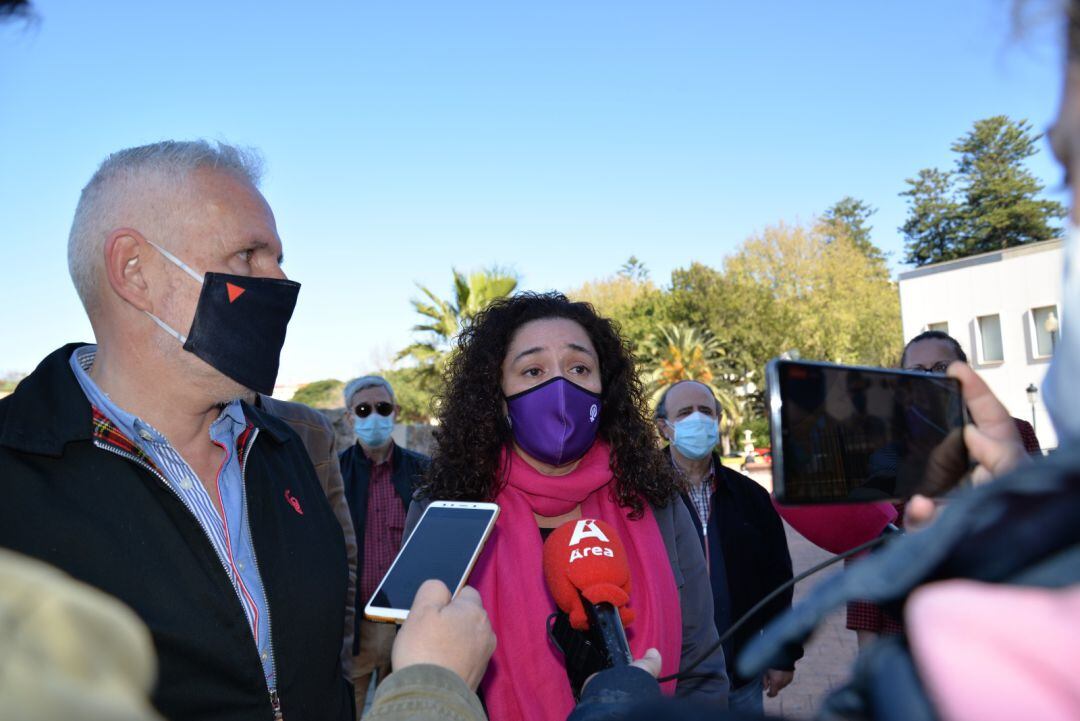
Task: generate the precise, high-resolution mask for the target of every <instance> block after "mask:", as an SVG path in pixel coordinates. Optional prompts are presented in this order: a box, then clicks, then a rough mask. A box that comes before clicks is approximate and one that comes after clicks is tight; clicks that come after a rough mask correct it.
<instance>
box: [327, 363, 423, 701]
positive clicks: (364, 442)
mask: <svg viewBox="0 0 1080 721" xmlns="http://www.w3.org/2000/svg"><path fill="white" fill-rule="evenodd" d="M345 409H346V416H347V419H348V421H349V422H350V423H351V424H352V426H353V429H354V431H355V433H356V442H355V443H354V444H353V445H352V446H350V447H349V448H347V449H346V450H345V451H344V452H343V453H342V454H341V456H340V460H341V475H342V478H343V479H344V481H345V497H346V499H347V500H348V502H349V510H350V513H351V514H352V522H353V527H354V529H355V531H356V543H357V559H358V563H359V568H357V572H356V578H357V593H356V627H355V633H354V634H353V648H352V651H353V663H352V676H353V686H354V690H355V691H356V712H357V713H356V715H357V718H359V717H360V714H361V712H362V711H363V708H364V700H365V698H366V697H367V692H368V686H369V685H370V683H371V678H372V676H374V677H375V681H376V683H380V682H381V681H382V680H383V679H384V678H386V676H387V675H389V673H390V649H391V647H392V646H393V643H394V632H395V630H396V627H395V626H394V625H393V624H386V623H373V622H371V621H367V620H365V619H364V606H365V605H366V604H367V602H368V599H369V598H371V595H372V594H373V593H374V592H375V588H376V586H378V585H379V581H380V580H382V577H383V576H384V575H386V572H387V571H388V570H389V569H390V564H391V563H393V561H394V557H395V556H396V555H397V552H398V550H400V548H401V540H402V535H403V534H404V531H405V512H406V510H408V507H409V501H410V500H412V494H413V488H414V486H415V485H416V483H417V482H418V481H419V480H420V477H421V476H422V475H423V473H424V472H425V471H426V470H427V467H428V465H429V464H430V462H431V459H430V458H428V457H427V456H424V455H421V454H419V453H414V452H413V451H409V450H406V449H404V448H401V447H399V446H397V445H396V444H395V443H394V441H393V439H392V438H391V435H390V434H391V432H392V431H393V430H394V421H395V419H396V418H397V414H398V412H399V411H400V410H401V409H400V408H399V407H398V406H397V404H395V403H394V389H393V387H392V386H391V385H390V383H389V382H387V380H386V379H385V378H382V377H380V376H364V377H362V378H357V379H356V380H353V381H350V382H349V383H348V384H347V385H346V386H345Z"/></svg>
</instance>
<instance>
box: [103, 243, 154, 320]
mask: <svg viewBox="0 0 1080 721" xmlns="http://www.w3.org/2000/svg"><path fill="white" fill-rule="evenodd" d="M148 247H149V246H148V244H147V243H146V239H145V238H144V237H143V236H142V234H141V233H139V231H137V230H133V229H132V228H118V229H116V230H114V231H112V232H111V233H109V235H108V237H106V238H105V246H104V249H103V252H104V256H105V277H106V278H107V279H108V281H109V287H110V288H112V290H113V292H114V293H116V294H117V295H118V296H120V297H121V298H123V299H124V300H125V301H127V302H128V303H130V304H131V305H132V306H134V307H135V308H137V309H138V310H142V311H151V312H152V311H153V309H154V303H153V301H152V300H151V299H150V284H149V283H148V281H147V278H146V275H145V272H144V271H145V268H146V259H147V252H146V249H147V248H148Z"/></svg>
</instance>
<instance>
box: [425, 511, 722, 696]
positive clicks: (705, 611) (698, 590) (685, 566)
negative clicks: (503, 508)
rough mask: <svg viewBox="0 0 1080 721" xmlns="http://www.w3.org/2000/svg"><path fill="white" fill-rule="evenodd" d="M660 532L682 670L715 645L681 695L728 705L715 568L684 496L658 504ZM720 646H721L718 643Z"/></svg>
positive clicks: (680, 687)
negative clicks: (674, 591) (674, 592)
mask: <svg viewBox="0 0 1080 721" xmlns="http://www.w3.org/2000/svg"><path fill="white" fill-rule="evenodd" d="M428 503H429V501H426V500H419V499H417V500H414V501H413V502H412V503H411V504H410V505H409V513H408V517H407V518H406V520H405V537H406V538H408V537H409V534H410V533H412V529H413V527H414V526H415V525H416V522H417V521H419V520H420V515H421V514H422V513H423V512H424V509H425V508H426V507H427V505H428ZM652 511H653V515H654V516H655V517H656V524H657V525H658V526H659V527H660V535H662V536H663V537H664V545H665V546H666V547H667V552H668V558H669V559H670V560H671V570H672V572H673V573H674V575H675V585H676V587H677V588H678V589H679V603H680V604H681V606H682V627H683V636H682V657H681V659H680V661H679V669H680V670H682V669H684V668H686V667H688V666H689V665H690V664H692V663H694V662H695V661H697V660H698V659H699V658H701V655H702V654H703V653H705V652H706V651H708V650H709V649H713V651H712V653H711V654H709V656H708V658H706V659H705V660H704V661H702V662H701V663H700V664H699V665H698V666H697V667H696V668H695V669H694V670H693V672H692V673H693V674H695V675H694V677H693V678H688V679H681V680H680V681H679V682H678V685H677V686H676V687H675V695H676V696H680V697H691V698H694V699H696V700H698V701H707V702H710V703H716V704H719V705H720V706H722V707H727V697H728V675H727V666H726V664H725V663H724V652H723V650H722V649H721V648H720V646H719V645H718V644H717V643H716V642H717V640H718V639H719V635H718V633H717V631H716V624H715V623H713V598H712V587H711V586H710V585H709V573H708V570H707V569H706V567H705V553H704V552H703V551H702V550H701V541H699V540H698V537H697V530H696V529H695V527H694V522H693V520H692V519H691V518H690V512H689V511H688V510H687V509H686V505H685V504H683V503H681V502H680V501H679V499H678V497H675V498H673V499H672V502H671V503H668V504H667V505H666V506H664V507H663V508H657V507H656V506H652ZM714 646H715V648H713V647H714Z"/></svg>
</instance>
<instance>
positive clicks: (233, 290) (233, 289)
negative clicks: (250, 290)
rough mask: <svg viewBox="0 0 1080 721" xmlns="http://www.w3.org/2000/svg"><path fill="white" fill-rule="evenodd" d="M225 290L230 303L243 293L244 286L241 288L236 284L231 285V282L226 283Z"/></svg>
mask: <svg viewBox="0 0 1080 721" xmlns="http://www.w3.org/2000/svg"><path fill="white" fill-rule="evenodd" d="M225 290H226V292H228V294H229V302H230V303H233V302H235V301H236V299H237V298H239V297H240V296H242V295H243V294H244V288H241V287H240V286H238V285H233V284H232V283H226V284H225Z"/></svg>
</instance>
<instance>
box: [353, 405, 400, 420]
mask: <svg viewBox="0 0 1080 721" xmlns="http://www.w3.org/2000/svg"><path fill="white" fill-rule="evenodd" d="M373 408H374V410H375V412H376V413H378V414H379V415H380V416H388V415H390V414H391V413H393V412H394V404H393V403H387V402H386V401H379V402H378V403H376V404H375V405H374V406H372V405H371V404H370V403H361V404H360V405H358V406H357V407H356V408H354V409H353V412H354V413H356V417H357V418H367V417H368V416H370V415H371V411H372V409H373Z"/></svg>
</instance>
